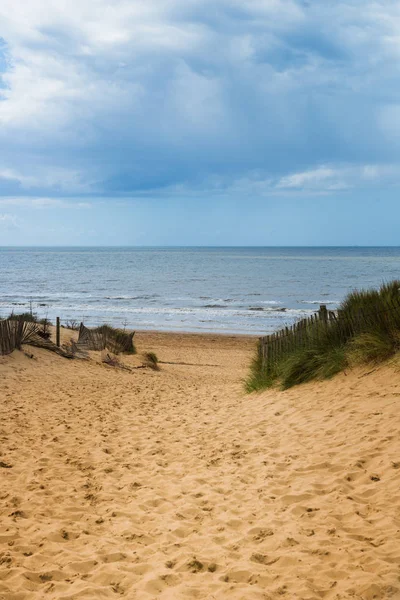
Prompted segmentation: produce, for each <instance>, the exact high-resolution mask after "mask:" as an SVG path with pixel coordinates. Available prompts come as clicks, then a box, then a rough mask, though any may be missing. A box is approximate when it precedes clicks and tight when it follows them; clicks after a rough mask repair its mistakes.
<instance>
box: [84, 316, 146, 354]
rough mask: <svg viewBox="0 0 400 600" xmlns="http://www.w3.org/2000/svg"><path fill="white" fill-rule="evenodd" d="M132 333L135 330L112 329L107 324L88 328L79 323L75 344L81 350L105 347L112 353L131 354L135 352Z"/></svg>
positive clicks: (103, 348) (102, 348)
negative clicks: (130, 331) (128, 331)
mask: <svg viewBox="0 0 400 600" xmlns="http://www.w3.org/2000/svg"><path fill="white" fill-rule="evenodd" d="M134 335H135V332H132V333H126V332H125V331H122V330H121V329H114V328H112V327H109V326H107V325H103V326H102V327H96V328H95V329H89V328H88V327H85V325H84V324H83V323H81V326H80V328H79V338H78V342H77V346H78V348H80V349H83V350H105V349H106V348H107V350H109V351H110V352H113V353H114V354H119V353H120V352H127V353H130V354H133V353H134V352H135V346H134V344H133V336H134Z"/></svg>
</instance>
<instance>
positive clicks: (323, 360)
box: [245, 280, 400, 392]
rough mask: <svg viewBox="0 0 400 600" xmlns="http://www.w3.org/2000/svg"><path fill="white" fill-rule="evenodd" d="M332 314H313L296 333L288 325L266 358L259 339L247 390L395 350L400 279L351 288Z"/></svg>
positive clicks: (399, 336) (318, 375)
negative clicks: (323, 316)
mask: <svg viewBox="0 0 400 600" xmlns="http://www.w3.org/2000/svg"><path fill="white" fill-rule="evenodd" d="M333 317H334V318H332V319H329V320H323V319H315V320H311V321H309V322H308V324H307V327H304V328H303V329H302V330H301V335H298V330H297V329H296V327H294V328H292V329H290V330H287V335H286V337H285V338H284V341H283V342H282V343H280V344H279V348H278V350H279V352H274V354H273V356H272V358H269V359H268V360H265V358H263V356H262V352H261V346H260V344H259V346H258V348H257V352H256V353H255V356H254V358H253V361H252V363H251V366H250V373H249V375H248V377H247V379H246V380H245V388H246V390H247V391H248V392H252V391H257V390H261V389H265V388H268V387H272V386H274V385H277V384H279V385H280V386H281V387H282V388H283V389H287V388H290V387H292V386H294V385H298V384H300V383H305V382H307V381H312V380H322V379H328V378H330V377H333V376H334V375H336V374H337V373H339V372H341V371H344V370H345V369H346V368H349V367H352V366H353V365H360V364H367V363H378V362H382V361H384V360H387V359H388V358H390V357H391V356H393V355H394V354H396V352H397V351H398V350H400V281H397V280H395V281H392V282H390V283H385V284H383V285H382V286H381V287H380V289H377V290H376V289H371V290H357V291H353V292H351V293H350V294H348V296H346V298H345V299H344V301H343V302H342V303H341V305H340V306H339V308H338V310H337V312H336V314H335V315H333Z"/></svg>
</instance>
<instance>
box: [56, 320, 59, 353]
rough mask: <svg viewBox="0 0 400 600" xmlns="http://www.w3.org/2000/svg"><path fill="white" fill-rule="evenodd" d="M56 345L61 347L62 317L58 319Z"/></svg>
mask: <svg viewBox="0 0 400 600" xmlns="http://www.w3.org/2000/svg"><path fill="white" fill-rule="evenodd" d="M56 346H58V347H60V317H57V319H56Z"/></svg>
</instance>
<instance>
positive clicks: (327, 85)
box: [0, 0, 400, 197]
mask: <svg viewBox="0 0 400 600" xmlns="http://www.w3.org/2000/svg"><path fill="white" fill-rule="evenodd" d="M0 21H1V23H2V36H3V37H4V39H5V42H6V44H7V47H8V59H7V64H6V68H5V72H4V73H3V74H2V76H1V77H2V79H3V83H4V86H5V87H3V88H2V87H0V99H1V101H0V146H1V147H2V148H3V149H5V148H7V165H2V166H0V184H3V183H4V182H9V183H10V188H9V189H6V191H5V192H3V193H4V194H6V195H13V194H16V193H17V191H16V189H15V188H16V187H17V188H18V193H21V194H22V195H24V193H26V191H25V190H34V193H35V194H37V195H43V196H44V197H47V195H49V196H52V195H53V194H56V193H57V194H58V195H60V196H63V195H67V194H75V195H77V196H79V195H80V194H81V195H83V194H86V193H90V194H92V195H96V194H100V193H108V192H109V194H110V196H112V195H116V194H118V192H119V190H120V189H122V190H123V193H125V192H126V191H128V192H132V193H140V192H141V190H144V191H143V194H146V190H152V189H155V188H158V189H166V190H171V189H173V188H174V187H175V188H176V189H179V186H181V187H183V188H184V189H188V188H193V189H194V190H195V191H196V187H197V185H198V183H197V182H198V181H211V180H212V179H213V178H214V182H215V181H217V180H218V178H219V177H220V178H221V181H224V184H223V186H224V187H225V189H226V188H228V187H229V186H230V187H231V188H232V189H236V190H239V189H244V187H246V186H247V187H249V186H250V187H251V188H252V189H254V190H255V191H258V192H259V193H261V194H262V193H264V190H271V189H275V190H281V191H283V190H286V191H290V190H293V191H295V190H299V189H308V190H314V191H318V190H324V191H335V190H336V191H339V190H341V189H348V188H351V187H353V186H354V185H355V184H356V182H357V180H359V181H361V182H363V181H364V180H366V179H369V180H376V177H375V175H374V172H375V169H376V167H374V166H372V167H371V166H369V164H370V163H371V164H373V163H374V161H377V162H379V161H380V160H382V162H384V161H386V162H388V161H392V162H393V163H394V164H397V162H399V160H400V156H399V150H400V148H399V143H398V135H397V134H398V131H399V125H398V122H399V119H398V112H399V111H398V108H397V97H398V93H399V84H398V81H397V80H398V77H397V70H398V58H399V55H400V36H399V33H398V32H399V31H400V7H399V6H397V5H396V4H394V3H390V2H388V1H387V0H381V1H375V0H366V1H365V2H364V3H363V5H362V9H361V7H360V2H359V0H338V2H334V3H325V2H319V3H318V2H314V3H311V2H303V1H300V0H297V1H296V0H216V1H214V2H211V0H169V1H168V2H165V0H152V1H151V2H143V1H142V0H114V1H113V2H112V3H110V2H109V1H108V0H58V1H57V2H54V0H29V2H15V0H2V2H1V3H0ZM3 154H4V153H3ZM381 155H382V157H381ZM383 155H384V156H383ZM321 160H323V161H324V163H326V164H324V165H322V166H316V167H315V165H316V164H317V163H318V162H319V161H321ZM352 162H354V165H355V166H354V165H351V164H350V163H352ZM300 164H301V166H300ZM338 164H339V166H337V165H338ZM342 164H344V165H346V166H344V167H342V166H340V165H342ZM362 164H364V165H366V167H365V168H366V171H365V173H364V175H363V174H362V173H361V170H362V167H358V166H357V165H362ZM304 165H306V167H304ZM331 165H334V166H331ZM352 169H354V171H352ZM257 172H260V173H263V174H264V175H262V176H260V177H258V175H254V173H257ZM281 172H284V173H285V172H286V173H288V175H285V176H283V177H281V178H280V179H279V177H278V176H277V173H281ZM379 177H380V175H378V179H379ZM385 177H386V179H390V175H388V174H386V175H385ZM124 180H129V183H126V181H124ZM171 180H172V182H171ZM4 185H5V184H4ZM12 186H14V187H12ZM118 186H119V187H118ZM2 189H3V187H2Z"/></svg>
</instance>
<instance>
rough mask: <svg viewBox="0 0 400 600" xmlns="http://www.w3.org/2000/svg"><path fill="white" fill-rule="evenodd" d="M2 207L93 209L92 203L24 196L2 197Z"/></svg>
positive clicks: (0, 203)
mask: <svg viewBox="0 0 400 600" xmlns="http://www.w3.org/2000/svg"><path fill="white" fill-rule="evenodd" d="M0 206H15V207H25V208H37V209H43V208H73V209H76V208H91V207H92V206H93V203H92V202H87V201H79V200H76V199H73V200H69V199H63V198H30V197H24V196H16V197H3V198H1V197H0Z"/></svg>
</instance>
